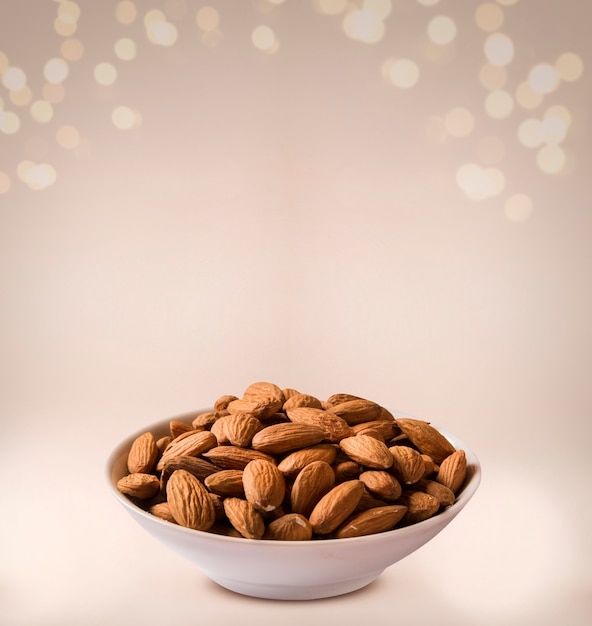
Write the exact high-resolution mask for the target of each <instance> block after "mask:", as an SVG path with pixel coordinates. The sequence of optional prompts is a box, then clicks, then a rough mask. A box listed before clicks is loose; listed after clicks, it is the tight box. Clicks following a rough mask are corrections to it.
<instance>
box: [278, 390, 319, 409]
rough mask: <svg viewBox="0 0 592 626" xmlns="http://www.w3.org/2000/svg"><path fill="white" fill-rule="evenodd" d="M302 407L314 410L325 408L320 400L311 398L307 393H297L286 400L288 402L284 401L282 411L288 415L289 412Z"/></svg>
mask: <svg viewBox="0 0 592 626" xmlns="http://www.w3.org/2000/svg"><path fill="white" fill-rule="evenodd" d="M301 406H308V407H312V408H314V409H322V408H323V404H322V403H321V401H320V400H319V399H318V398H315V397H314V396H310V395H308V394H307V393H295V394H293V395H291V396H290V397H289V398H286V400H285V401H284V405H283V406H282V411H283V412H284V413H286V412H287V411H290V410H292V409H295V408H297V407H301Z"/></svg>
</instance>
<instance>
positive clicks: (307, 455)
mask: <svg viewBox="0 0 592 626" xmlns="http://www.w3.org/2000/svg"><path fill="white" fill-rule="evenodd" d="M336 456H337V446H336V445H335V444H332V443H318V444H316V445H315V446H310V447H309V448H302V449H301V450H295V451H294V452H290V454H288V455H287V456H285V457H284V458H283V459H282V460H281V461H280V462H279V463H278V469H279V470H280V472H282V474H284V475H285V476H288V477H290V478H292V477H294V476H296V474H298V472H300V470H302V469H303V468H304V467H306V466H307V465H308V464H309V463H312V462H313V461H325V462H326V463H328V464H329V465H331V464H332V463H333V461H335V457H336Z"/></svg>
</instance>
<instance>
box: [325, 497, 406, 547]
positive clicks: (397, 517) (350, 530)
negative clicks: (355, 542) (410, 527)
mask: <svg viewBox="0 0 592 626" xmlns="http://www.w3.org/2000/svg"><path fill="white" fill-rule="evenodd" d="M406 512H407V507H406V506H404V505H400V504H393V505H390V506H380V507H375V508H372V509H368V510H366V511H362V512H361V513H356V514H354V515H352V516H351V517H349V518H348V519H347V520H346V521H345V522H344V523H343V524H342V525H341V526H340V527H339V528H338V530H337V532H336V533H335V537H336V538H337V539H345V538H347V537H362V536H364V535H373V534H376V533H382V532H385V531H387V530H391V529H392V528H394V527H395V526H396V525H397V524H398V523H399V522H400V521H401V520H402V519H403V517H404V515H405V513H406Z"/></svg>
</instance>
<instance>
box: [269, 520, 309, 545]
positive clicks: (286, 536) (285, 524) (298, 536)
mask: <svg viewBox="0 0 592 626" xmlns="http://www.w3.org/2000/svg"><path fill="white" fill-rule="evenodd" d="M263 538H264V539H276V540H279V541H308V540H309V539H312V526H311V525H310V522H309V521H308V520H307V519H306V517H304V515H300V514H299V513H287V514H286V515H282V516H281V517H278V518H277V519H275V520H273V521H272V522H270V523H269V524H268V525H267V529H266V530H265V534H264V535H263Z"/></svg>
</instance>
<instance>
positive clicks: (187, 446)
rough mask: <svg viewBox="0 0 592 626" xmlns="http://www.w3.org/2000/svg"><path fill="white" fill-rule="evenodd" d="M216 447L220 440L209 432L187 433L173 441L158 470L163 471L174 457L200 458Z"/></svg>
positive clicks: (158, 465) (161, 459)
mask: <svg viewBox="0 0 592 626" xmlns="http://www.w3.org/2000/svg"><path fill="white" fill-rule="evenodd" d="M216 445H218V440H217V439H216V437H215V436H214V435H213V434H212V433H211V432H210V431H209V430H196V431H191V432H186V433H184V434H183V435H181V436H179V437H177V439H173V441H171V443H170V445H169V446H168V448H167V449H166V450H165V451H164V452H163V454H162V456H161V457H160V460H159V461H158V464H157V465H156V469H157V470H161V469H163V467H164V465H165V463H166V462H167V461H169V460H170V459H172V458H173V457H176V456H199V455H200V454H202V453H203V452H206V451H207V450H209V449H210V448H213V447H214V446H216Z"/></svg>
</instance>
